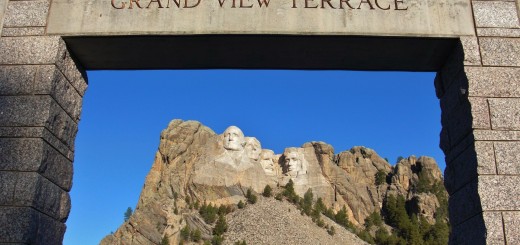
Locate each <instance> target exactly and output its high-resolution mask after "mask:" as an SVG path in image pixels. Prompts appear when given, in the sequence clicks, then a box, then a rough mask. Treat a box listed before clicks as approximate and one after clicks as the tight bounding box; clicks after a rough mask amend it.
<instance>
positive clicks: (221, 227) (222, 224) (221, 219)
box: [213, 215, 228, 236]
mask: <svg viewBox="0 0 520 245" xmlns="http://www.w3.org/2000/svg"><path fill="white" fill-rule="evenodd" d="M227 229H228V226H227V222H226V217H225V216H224V215H219V216H218V220H217V224H216V225H215V228H213V235H216V236H220V235H222V234H224V232H226V231H227Z"/></svg>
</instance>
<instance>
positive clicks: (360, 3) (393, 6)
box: [110, 0, 408, 11]
mask: <svg viewBox="0 0 520 245" xmlns="http://www.w3.org/2000/svg"><path fill="white" fill-rule="evenodd" d="M143 1H144V2H143ZM164 1H166V6H164V4H165V2H164ZM182 1H184V2H182ZM212 1H215V0H212ZM217 1H218V5H219V6H220V7H221V8H224V7H231V8H255V7H257V8H262V7H265V8H268V7H269V4H270V1H271V0H229V1H227V0H217ZM280 1H290V0H280ZM407 1H408V0H316V1H315V0H292V7H291V8H298V6H300V7H301V4H303V7H304V8H307V9H317V8H321V9H327V8H329V9H343V10H352V11H358V10H361V11H364V10H378V11H397V10H399V11H406V10H408V5H407ZM170 2H173V4H174V5H175V6H177V8H196V7H198V6H199V5H200V4H201V2H202V0H110V5H111V6H112V8H114V9H134V6H135V7H136V8H138V9H142V8H143V7H144V8H146V9H150V8H158V9H162V8H170ZM226 2H231V3H228V4H226ZM257 2H258V5H256V3H257ZM302 2H303V3H302ZM141 4H142V6H141ZM175 6H173V7H175Z"/></svg>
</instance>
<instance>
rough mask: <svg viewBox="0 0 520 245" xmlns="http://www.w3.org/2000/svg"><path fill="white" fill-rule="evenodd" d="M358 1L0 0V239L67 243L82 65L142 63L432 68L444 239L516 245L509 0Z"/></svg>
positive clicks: (516, 41) (518, 79)
mask: <svg viewBox="0 0 520 245" xmlns="http://www.w3.org/2000/svg"><path fill="white" fill-rule="evenodd" d="M261 2H263V3H264V5H262V6H256V5H261ZM346 2H347V3H348V2H349V1H346ZM354 2H356V1H351V4H352V5H358V4H359V5H358V6H357V8H356V6H353V8H350V7H352V6H350V7H349V6H347V5H344V6H343V10H341V9H340V7H341V6H340V4H341V2H340V1H338V2H334V1H325V0H324V1H320V2H318V1H311V0H307V1H301V2H299V1H296V0H295V1H288V2H287V3H286V5H280V6H277V5H276V4H277V3H275V2H274V1H273V2H272V3H271V5H270V6H269V8H271V9H274V10H275V11H273V12H270V11H268V10H267V9H268V8H267V7H266V6H265V1H260V2H258V3H256V2H253V1H246V2H245V3H246V4H244V3H243V2H240V3H242V5H243V6H242V7H243V9H240V3H239V2H237V3H236V4H237V5H236V6H235V7H236V9H235V8H233V5H232V4H233V2H232V1H229V2H228V3H226V2H225V1H224V2H223V3H225V4H229V6H228V5H225V4H220V3H221V2H214V3H213V5H210V6H206V7H203V5H200V6H201V7H197V6H199V5H198V4H197V1H195V0H193V1H185V2H182V3H181V2H175V1H166V0H164V1H163V2H162V4H163V5H164V6H162V7H163V8H160V7H161V2H160V1H157V0H155V1H148V2H146V3H145V1H144V0H142V2H141V5H142V6H141V5H139V4H137V3H139V1H138V0H133V1H126V2H125V1H99V2H88V1H80V0H77V1H57V0H54V1H52V2H51V1H50V0H28V1H19V0H14V1H13V0H11V1H8V0H0V31H1V37H0V186H1V188H0V190H1V191H0V226H1V227H2V229H0V243H14V244H60V243H61V242H62V239H63V234H64V232H65V224H64V222H65V221H66V219H67V217H68V213H69V210H70V197H69V194H68V191H70V188H71V183H72V162H73V160H74V139H75V135H76V131H77V124H78V122H79V119H80V114H81V100H82V96H83V94H84V92H85V89H86V87H87V78H86V76H85V73H84V69H147V68H288V69H364V70H421V71H422V70H434V71H437V72H438V73H437V78H436V80H435V87H436V91H437V96H438V97H439V99H440V103H441V108H442V125H443V130H442V132H441V140H440V142H441V143H440V145H441V148H442V149H443V150H444V152H445V154H446V162H447V168H446V172H445V185H446V187H447V189H448V191H449V193H450V219H451V222H452V225H453V232H452V235H451V238H450V242H451V243H452V244H459V243H464V244H466V243H467V244H483V243H489V244H491V243H493V244H495V243H496V244H515V243H518V242H520V235H519V234H520V231H519V230H518V229H519V228H518V227H520V225H519V224H520V204H519V203H518V202H517V199H518V196H520V191H519V190H518V188H515V187H516V185H517V184H518V183H520V165H519V164H520V163H519V162H520V158H519V155H520V142H519V141H520V114H519V112H520V90H519V89H518V88H519V87H520V59H519V57H518V54H519V53H520V34H519V33H520V22H519V13H518V12H519V11H518V8H519V7H518V6H519V2H518V0H516V1H498V0H497V1H478V0H471V1H470V0H457V1H442V0H441V1H424V2H422V3H418V2H414V1H406V0H397V1H394V0H393V1H383V0H379V1H375V0H374V1H361V2H359V1H357V2H356V4H354ZM363 2H365V3H363ZM383 2H384V3H383ZM412 2H413V3H415V5H412V4H410V3H412ZM427 2H431V3H432V4H431V6H426V5H421V4H424V3H427ZM166 3H168V4H169V5H168V6H169V8H167V7H166ZM217 3H218V5H217ZM440 3H443V5H442V6H443V7H441V4H440ZM145 4H146V5H147V6H145ZM196 4H197V6H195V5H196ZM199 4H200V1H199ZM249 4H253V5H254V7H251V9H250V8H249V7H247V6H249ZM383 4H384V5H383ZM408 4H410V5H408ZM436 4H438V5H436ZM123 5H125V8H123V7H122V6H123ZM220 5H222V6H220ZM130 6H133V9H132V10H130V9H128V8H129V7H130ZM192 6H195V7H192ZM219 6H220V7H219ZM305 6H307V7H308V8H305ZM314 6H316V7H317V8H316V9H313V7H314ZM387 6H390V9H386V8H387ZM392 6H393V7H392ZM147 7H150V8H147ZM188 7H192V8H189V9H191V10H190V11H192V12H191V15H193V14H195V16H197V17H200V18H202V21H200V22H199V23H195V24H193V23H192V22H190V21H189V20H190V19H189V16H190V15H183V13H185V12H183V13H180V12H179V8H188ZM198 8H202V9H203V10H204V9H205V10H204V11H208V10H215V11H217V10H216V9H220V8H226V9H225V10H220V11H221V12H217V13H216V14H214V15H204V14H203V13H205V12H204V11H202V12H201V13H199V14H198V15H197V12H193V11H197V9H198ZM212 8H213V9H212ZM334 8H335V9H334ZM434 8H435V11H433V10H432V9H434ZM238 9H240V11H244V13H240V14H238V15H236V16H234V14H233V13H232V12H231V10H233V11H235V10H238ZM163 10H166V11H170V10H171V11H170V12H166V11H163ZM276 10H278V11H276ZM139 11H141V12H139ZM143 11H148V12H146V13H147V14H148V16H149V18H148V19H145V21H143V18H140V16H141V15H142V14H143ZM154 11H155V12H154ZM161 11H162V12H161ZM290 11H293V12H290ZM328 11H329V12H328ZM330 11H344V12H332V13H330ZM414 11H415V12H414ZM153 13H155V15H154V14H153ZM234 13H236V11H235V12H234ZM338 13H339V14H338ZM150 16H151V17H150ZM154 16H156V17H157V18H159V20H167V21H166V22H157V18H156V19H154ZM212 16H213V17H212ZM226 16H231V17H230V18H225V17H226ZM250 16H253V17H251V19H252V21H254V22H250V21H251V20H249V19H248V17H250ZM315 16H319V17H321V18H320V19H319V20H317V19H318V18H317V17H315ZM425 16H428V17H425ZM136 18H137V19H136ZM280 20H285V22H283V24H280V23H281V22H280ZM403 20H407V21H403ZM148 21H152V22H148ZM154 21H155V22H154ZM168 21H170V22H168ZM347 22H348V23H352V24H351V25H350V24H346V23H347ZM161 23H162V24H161ZM164 23H170V24H169V25H166V24H164ZM171 23H175V24H171ZM215 23H217V24H215ZM252 23H253V24H254V25H253V24H252ZM239 33H241V34H239ZM150 34H152V35H150ZM202 58H204V59H202Z"/></svg>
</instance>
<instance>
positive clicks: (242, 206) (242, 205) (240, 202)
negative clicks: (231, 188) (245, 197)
mask: <svg viewBox="0 0 520 245" xmlns="http://www.w3.org/2000/svg"><path fill="white" fill-rule="evenodd" d="M245 206H246V205H245V204H244V202H242V200H240V201H239V202H238V204H237V207H238V208H239V209H243V208H244V207H245Z"/></svg>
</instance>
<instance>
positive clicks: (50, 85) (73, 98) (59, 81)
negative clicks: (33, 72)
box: [34, 65, 85, 122]
mask: <svg viewBox="0 0 520 245" xmlns="http://www.w3.org/2000/svg"><path fill="white" fill-rule="evenodd" d="M35 80H36V82H35V85H34V89H35V93H36V94H50V95H51V96H52V97H53V98H54V99H55V100H56V101H57V102H58V104H59V105H60V106H61V107H62V108H63V109H64V110H65V111H66V112H67V113H68V114H69V116H70V117H71V118H72V119H73V120H74V121H75V122H78V121H79V117H80V113H81V102H82V97H81V95H80V94H79V92H78V91H77V90H76V88H75V87H74V86H72V84H71V83H70V82H69V81H68V80H67V79H66V78H65V76H63V74H62V73H61V71H60V70H58V69H57V68H56V67H55V66H54V65H46V66H40V67H38V74H37V76H36V79H35ZM83 87H84V86H83ZM84 89H85V88H83V90H82V92H81V93H84Z"/></svg>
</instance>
